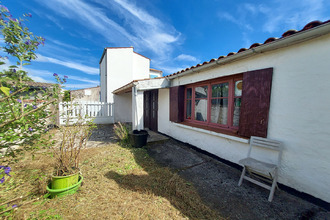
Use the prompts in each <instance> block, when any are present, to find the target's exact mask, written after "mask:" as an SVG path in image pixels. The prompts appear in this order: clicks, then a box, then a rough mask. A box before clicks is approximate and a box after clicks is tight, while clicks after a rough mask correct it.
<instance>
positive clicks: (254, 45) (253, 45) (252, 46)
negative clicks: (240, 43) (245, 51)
mask: <svg viewBox="0 0 330 220" xmlns="http://www.w3.org/2000/svg"><path fill="white" fill-rule="evenodd" d="M260 45H261V43H254V44H252V45H251V46H250V48H249V49H251V48H254V47H258V46H260Z"/></svg>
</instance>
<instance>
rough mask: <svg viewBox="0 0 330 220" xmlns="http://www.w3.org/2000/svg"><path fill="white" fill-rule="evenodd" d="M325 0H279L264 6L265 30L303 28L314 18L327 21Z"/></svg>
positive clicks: (270, 31)
mask: <svg viewBox="0 0 330 220" xmlns="http://www.w3.org/2000/svg"><path fill="white" fill-rule="evenodd" d="M325 4H329V3H326V2H324V1H323V0H292V1H290V4H288V2H287V1H286V0H278V1H276V2H274V3H273V5H268V6H263V9H264V10H265V12H266V13H265V16H266V19H265V23H264V24H263V30H264V31H266V32H269V33H273V32H275V31H279V30H280V31H283V30H288V29H301V28H303V27H304V26H305V25H306V24H307V23H308V22H311V21H313V20H321V21H325V20H327V19H329V15H326V10H325V9H326V7H325Z"/></svg>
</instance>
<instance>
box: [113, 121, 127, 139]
mask: <svg viewBox="0 0 330 220" xmlns="http://www.w3.org/2000/svg"><path fill="white" fill-rule="evenodd" d="M113 131H114V132H115V134H116V136H117V138H118V139H119V140H120V143H121V144H123V145H128V144H129V131H130V128H129V127H128V126H126V125H125V124H122V123H120V122H118V123H117V124H114V126H113Z"/></svg>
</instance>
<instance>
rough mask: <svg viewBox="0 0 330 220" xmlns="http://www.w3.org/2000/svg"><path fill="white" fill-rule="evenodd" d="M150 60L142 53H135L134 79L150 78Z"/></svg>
mask: <svg viewBox="0 0 330 220" xmlns="http://www.w3.org/2000/svg"><path fill="white" fill-rule="evenodd" d="M149 69H150V60H149V59H148V58H146V57H144V56H142V55H140V54H137V53H133V71H132V73H133V76H132V78H133V79H147V78H149Z"/></svg>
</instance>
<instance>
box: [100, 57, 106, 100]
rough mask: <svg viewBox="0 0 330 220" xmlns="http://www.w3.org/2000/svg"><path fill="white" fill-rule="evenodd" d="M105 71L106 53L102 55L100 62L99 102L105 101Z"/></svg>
mask: <svg viewBox="0 0 330 220" xmlns="http://www.w3.org/2000/svg"><path fill="white" fill-rule="evenodd" d="M106 78H107V73H106V55H105V56H104V57H103V59H102V61H101V63H100V84H101V88H100V89H101V90H100V91H101V92H100V98H101V102H107V99H106V91H107V83H106Z"/></svg>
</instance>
